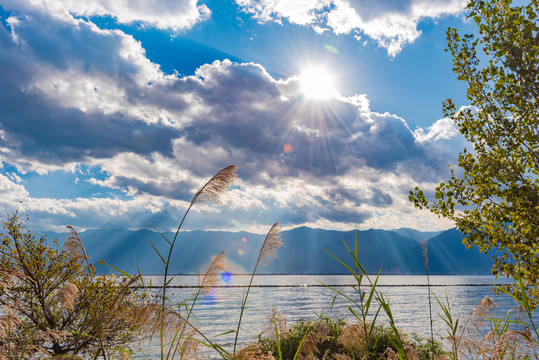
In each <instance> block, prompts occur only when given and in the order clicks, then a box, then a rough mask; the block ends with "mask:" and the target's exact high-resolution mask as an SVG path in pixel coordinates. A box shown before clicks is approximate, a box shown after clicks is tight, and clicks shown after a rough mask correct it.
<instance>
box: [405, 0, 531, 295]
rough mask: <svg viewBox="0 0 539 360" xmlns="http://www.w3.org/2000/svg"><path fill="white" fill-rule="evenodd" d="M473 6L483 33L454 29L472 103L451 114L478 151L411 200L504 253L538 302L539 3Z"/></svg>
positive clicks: (454, 47) (456, 62) (497, 267)
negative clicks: (430, 196)
mask: <svg viewBox="0 0 539 360" xmlns="http://www.w3.org/2000/svg"><path fill="white" fill-rule="evenodd" d="M468 9H469V10H470V13H469V18H471V19H472V20H473V21H474V22H475V23H476V25H477V28H478V32H479V36H478V37H477V38H476V37H474V36H473V35H464V36H461V35H459V32H458V31H457V30H456V29H449V30H448V32H447V39H448V48H449V51H450V53H451V55H452V58H453V71H454V72H455V73H456V75H457V77H458V79H459V80H461V81H464V82H466V84H467V86H468V92H467V97H468V101H469V102H470V105H469V106H468V107H465V108H461V109H458V110H457V108H456V106H455V105H454V104H453V102H452V101H451V100H450V99H449V100H447V101H446V102H445V103H444V115H445V116H446V117H449V118H451V119H452V120H453V121H454V122H455V124H456V125H457V127H458V129H459V131H460V133H461V134H462V135H463V136H464V137H465V138H466V140H467V141H468V142H470V143H471V144H472V145H473V149H472V150H471V151H466V149H465V150H464V152H462V153H461V154H460V156H459V159H458V166H459V169H458V171H457V173H453V174H452V176H451V178H450V179H449V181H447V183H441V184H440V185H439V186H438V187H437V188H436V193H435V200H434V201H433V202H432V203H429V201H428V200H427V198H426V196H425V194H424V193H423V191H422V190H420V189H419V188H416V189H415V191H410V200H411V201H413V202H414V203H415V205H416V206H417V207H420V208H423V207H425V208H428V209H429V210H431V211H432V212H434V213H435V214H438V215H439V216H444V217H447V218H448V219H451V220H452V221H454V222H455V224H456V226H457V227H458V229H459V230H460V231H461V232H462V233H463V234H464V235H465V239H464V242H465V244H466V245H468V246H470V247H471V246H472V245H476V246H478V247H479V249H480V250H481V251H482V252H485V253H486V252H488V251H489V250H491V249H498V250H499V251H500V252H502V253H503V255H502V256H501V257H499V258H497V259H496V260H495V264H494V266H493V268H492V271H493V273H494V274H495V275H497V274H505V275H507V276H510V277H512V278H514V279H517V278H521V279H522V280H523V281H524V284H525V285H530V286H529V287H528V288H527V289H528V292H529V293H530V295H531V299H532V301H533V302H534V303H537V302H538V301H539V287H538V286H537V285H539V247H538V246H537V239H538V238H539V223H538V221H537V219H539V130H538V129H539V23H538V21H537V16H538V10H539V2H538V1H537V0H531V1H529V3H526V4H525V5H523V6H513V5H512V4H511V0H491V1H475V0H474V1H471V2H470V3H469V4H468ZM459 173H462V174H459ZM459 206H460V208H462V209H464V211H463V212H461V211H457V209H458V208H459ZM513 290H515V293H518V292H519V291H518V288H517V287H513Z"/></svg>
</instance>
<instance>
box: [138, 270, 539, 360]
mask: <svg viewBox="0 0 539 360" xmlns="http://www.w3.org/2000/svg"><path fill="white" fill-rule="evenodd" d="M249 279H250V277H249V276H247V275H231V276H228V275H226V276H223V277H222V281H221V283H222V285H221V286H220V287H218V288H215V289H213V290H212V291H211V293H210V294H207V295H205V296H203V297H202V298H200V299H199V301H198V302H197V304H196V305H195V307H194V315H196V318H197V319H198V322H199V323H198V325H199V329H200V330H201V331H202V332H203V333H204V334H205V335H206V336H217V335H219V334H222V333H224V332H226V331H229V330H235V328H236V326H237V322H238V317H239V314H240V304H241V299H242V296H243V293H244V291H245V290H246V287H245V286H246V285H247V284H248V283H249ZM373 279H374V277H373ZM145 281H146V283H147V284H148V283H149V282H150V281H151V283H152V285H154V286H155V285H159V284H160V281H162V279H161V278H160V277H159V276H147V277H145ZM196 282H197V279H196V276H189V275H180V276H176V277H175V278H174V280H173V281H172V283H171V286H173V287H174V288H170V289H168V294H169V296H170V298H171V299H172V300H173V301H175V302H180V301H181V300H183V299H187V298H190V297H191V296H192V295H191V294H192V292H193V291H194V289H193V288H188V287H187V286H195V285H196ZM503 282H504V279H496V278H494V277H493V276H431V278H430V283H431V289H432V291H433V292H434V294H436V296H437V297H438V298H439V299H440V300H442V299H443V300H444V301H445V297H446V295H447V298H448V300H449V303H450V306H451V311H452V314H453V317H454V318H460V322H461V323H463V322H464V321H465V320H466V319H467V318H468V315H469V314H470V311H471V310H472V308H473V307H474V306H475V305H476V304H477V303H478V302H480V301H481V300H482V299H483V298H484V297H485V296H487V295H488V296H490V297H491V298H492V299H493V300H494V302H496V303H497V304H498V306H497V307H496V308H495V309H496V312H497V314H498V315H499V317H502V316H503V315H505V313H506V312H507V311H509V310H510V309H512V308H514V307H515V303H514V302H513V300H512V299H511V298H510V297H509V296H506V295H500V296H496V295H495V293H494V292H493V291H492V289H493V286H492V284H502V283H503ZM321 283H324V284H326V285H329V286H333V287H335V288H336V289H338V290H339V291H342V292H344V293H346V294H348V295H352V296H353V291H352V289H351V288H350V286H351V285H353V284H354V278H353V277H352V276H349V275H256V276H255V280H254V282H253V285H254V286H253V287H252V288H251V291H250V294H249V299H248V302H247V307H246V310H245V314H244V317H243V320H242V326H241V330H240V344H241V345H242V346H244V345H247V344H249V343H250V342H254V341H256V340H257V339H258V335H259V334H260V333H262V332H263V331H264V330H265V329H266V328H267V327H268V324H269V323H268V316H270V315H271V309H272V307H274V308H275V309H277V310H279V311H280V312H281V313H282V314H283V315H284V316H285V317H286V319H287V324H289V325H292V324H293V323H294V322H295V321H296V320H298V319H306V320H307V319H316V318H318V316H319V315H324V316H330V317H333V318H342V319H345V320H346V321H347V322H348V323H353V322H357V321H355V319H354V316H353V315H352V313H351V312H350V310H349V309H348V306H351V305H352V304H351V303H350V301H349V300H347V299H345V298H343V297H342V296H337V298H336V299H335V301H334V303H333V300H334V296H335V295H336V293H335V292H334V291H333V290H331V289H329V288H327V287H325V286H323V285H322V284H321ZM161 284H162V282H161ZM363 284H365V285H366V284H367V282H366V280H364V282H363ZM426 284H427V279H426V276H401V275H386V276H381V277H380V280H379V283H378V286H377V289H378V291H379V292H381V293H383V294H384V295H385V296H386V298H387V299H388V300H389V304H390V306H391V310H392V312H393V316H394V319H395V322H396V325H397V327H398V328H399V329H400V330H402V331H403V332H405V333H412V332H415V333H417V334H419V335H422V336H430V326H429V322H430V320H429V300H428V296H429V293H428V287H427V286H426ZM348 285H350V286H348ZM365 290H368V289H365ZM155 291H159V290H157V289H156V290H155ZM355 299H357V295H356V297H355ZM431 300H432V303H433V320H434V323H433V327H434V331H435V336H436V337H437V338H444V337H446V336H447V333H446V326H445V324H444V322H443V321H442V320H441V319H440V317H439V316H438V315H437V313H440V309H439V307H438V306H437V304H436V300H435V299H434V298H432V299H431ZM332 303H333V308H332ZM534 319H535V320H536V321H538V322H539V314H538V311H536V312H535V314H534ZM380 321H386V322H387V318H385V319H381V320H380ZM233 340H234V335H232V334H228V335H225V336H221V337H218V338H217V340H216V342H217V343H218V344H219V345H221V346H223V347H224V348H225V349H227V350H230V349H231V346H232V344H233ZM158 354H159V349H158V347H157V346H152V347H150V349H148V355H149V356H151V357H154V356H157V355H158ZM208 356H210V357H211V358H218V356H217V355H216V354H213V353H211V354H209V355H208Z"/></svg>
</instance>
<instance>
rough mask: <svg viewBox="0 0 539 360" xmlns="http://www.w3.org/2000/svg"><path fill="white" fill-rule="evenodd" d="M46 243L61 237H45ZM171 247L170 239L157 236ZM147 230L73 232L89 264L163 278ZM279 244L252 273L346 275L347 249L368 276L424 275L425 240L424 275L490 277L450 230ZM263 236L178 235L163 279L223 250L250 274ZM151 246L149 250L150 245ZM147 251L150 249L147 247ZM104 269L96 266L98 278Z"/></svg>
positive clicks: (328, 235) (303, 236) (200, 265)
mask: <svg viewBox="0 0 539 360" xmlns="http://www.w3.org/2000/svg"><path fill="white" fill-rule="evenodd" d="M47 235H48V237H49V238H54V237H58V239H59V240H60V241H61V240H62V239H65V237H66V235H65V234H61V233H60V234H58V233H56V234H55V233H48V234H47ZM162 235H163V236H164V237H166V238H167V239H169V241H171V240H172V239H173V238H174V233H171V232H165V233H163V234H162ZM162 235H160V234H159V233H157V232H155V231H150V230H138V231H131V230H125V229H97V230H87V231H84V232H81V233H80V234H79V236H80V238H81V240H82V242H83V245H84V246H85V248H86V251H87V253H88V255H89V256H90V258H91V259H92V261H93V262H94V263H97V262H98V261H99V260H100V259H104V260H105V261H106V262H107V263H108V264H110V265H113V266H114V267H116V268H118V269H121V270H122V271H125V272H127V273H137V271H138V270H137V267H138V269H140V271H141V272H142V273H144V274H160V273H163V269H164V265H163V261H162V260H161V259H160V256H159V255H158V254H157V253H156V250H157V251H159V252H160V254H161V256H162V257H163V258H165V259H166V256H167V255H168V244H167V243H166V240H165V239H164V238H163V236H162ZM281 237H282V239H283V243H284V245H283V246H282V247H281V248H280V249H279V251H278V257H277V258H276V259H275V260H273V261H272V262H271V263H270V264H268V265H265V266H262V267H260V268H259V270H258V273H265V274H346V273H347V270H346V268H345V267H344V266H343V265H342V264H341V263H340V262H339V261H337V260H336V259H335V258H338V259H340V260H342V261H343V262H344V263H345V264H347V265H348V266H352V265H353V260H352V257H351V256H350V253H349V252H348V249H350V250H352V251H354V248H355V244H356V242H357V249H358V250H357V252H358V258H359V260H360V262H361V264H362V265H363V267H364V268H365V269H366V271H367V272H368V273H377V272H378V271H379V270H381V273H382V274H425V262H424V257H423V252H422V248H421V241H422V240H426V243H427V255H428V265H429V271H430V273H431V274H447V275H464V274H469V275H471V274H485V275H486V274H490V273H491V267H492V265H493V256H499V255H500V254H499V253H496V252H491V253H489V254H483V253H480V252H479V250H478V249H477V248H476V247H474V248H472V249H467V248H466V247H465V246H464V245H463V243H462V239H463V238H464V236H463V235H462V234H461V233H460V232H459V231H457V230H456V229H450V230H446V231H442V232H421V231H417V230H412V229H396V230H374V229H371V230H364V231H361V230H353V231H332V230H322V229H313V228H308V227H298V228H295V229H291V230H287V231H283V232H282V233H281ZM264 238H265V235H260V234H253V233H249V232H227V231H186V232H181V233H180V234H179V236H178V238H177V241H176V243H175V246H174V251H173V253H172V256H171V262H170V269H169V272H170V273H175V274H192V273H197V271H198V269H201V270H205V268H206V267H207V266H208V265H209V263H210V262H211V259H212V257H213V256H215V255H217V254H218V253H220V252H221V251H223V250H226V253H227V259H228V263H229V271H230V272H231V273H250V272H251V271H252V269H253V267H254V265H255V262H256V259H257V257H258V252H259V250H260V247H261V245H262V243H263V241H264ZM152 245H153V246H152ZM154 247H155V249H154ZM347 247H348V249H347ZM330 254H331V255H330ZM111 270H112V268H111V267H109V266H107V265H104V266H98V271H100V272H111Z"/></svg>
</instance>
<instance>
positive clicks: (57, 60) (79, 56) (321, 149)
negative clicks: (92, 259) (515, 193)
mask: <svg viewBox="0 0 539 360" xmlns="http://www.w3.org/2000/svg"><path fill="white" fill-rule="evenodd" d="M267 3H268V4H270V2H267ZM3 4H4V5H5V4H8V3H7V2H6V1H4V2H3ZM21 4H23V5H24V4H26V3H24V2H22V3H21ZM29 4H30V3H28V4H26V5H25V6H27V7H28V9H26V10H25V11H26V12H25V14H24V15H23V14H15V13H13V14H12V17H11V18H10V19H9V20H8V21H7V24H8V26H7V27H5V26H4V25H3V24H0V46H1V47H2V49H4V50H5V51H2V52H1V53H0V75H1V76H0V95H1V96H0V119H1V120H0V154H2V156H3V159H4V161H5V162H7V163H9V164H11V165H13V166H14V167H15V168H16V169H17V171H18V172H15V171H10V170H6V169H4V173H5V174H6V175H1V176H0V194H2V195H3V196H4V198H5V199H8V200H9V202H10V203H12V204H15V203H16V202H17V201H18V200H23V204H25V205H24V206H25V208H26V209H27V210H28V211H32V212H33V213H35V214H38V215H39V216H41V217H44V218H46V217H47V216H50V215H46V214H54V216H56V219H59V220H54V221H52V220H50V222H51V223H49V224H48V225H51V226H52V225H54V223H55V222H56V223H58V222H61V221H66V222H67V223H71V224H73V221H78V222H79V223H80V225H81V226H83V227H92V226H99V223H100V222H101V221H106V222H112V223H114V224H124V225H125V224H126V223H130V224H132V225H129V226H128V227H135V226H136V225H137V226H138V225H140V224H141V223H142V222H144V223H145V224H147V222H148V221H147V220H148V219H149V218H151V219H154V220H156V219H157V221H159V219H160V218H166V217H167V216H166V215H167V214H171V213H175V212H177V210H178V209H179V208H184V207H185V205H186V204H187V202H188V201H189V200H190V198H191V197H192V194H193V193H194V192H195V191H196V190H197V188H198V187H199V186H201V185H202V184H203V183H204V182H205V181H206V180H207V179H209V178H210V177H211V176H212V175H213V174H214V173H215V172H216V171H218V170H219V169H221V168H223V167H225V166H227V165H230V164H237V165H239V166H240V169H239V176H240V178H241V181H240V182H239V183H238V185H237V186H236V187H235V188H234V189H233V190H232V192H231V193H230V207H229V208H228V210H227V215H228V216H227V217H226V219H223V220H222V222H219V221H221V220H216V222H215V223H214V226H215V227H216V228H218V227H220V226H221V227H223V226H224V227H228V228H235V229H238V228H243V229H245V228H247V229H251V227H250V226H255V229H258V227H257V226H258V225H262V224H263V225H267V224H266V223H272V222H273V221H281V222H282V223H283V224H285V225H289V226H293V225H299V224H306V225H311V226H323V227H338V226H343V227H345V226H347V225H349V224H356V223H359V224H363V225H364V226H367V225H371V226H376V227H384V224H383V223H381V221H380V219H381V218H384V217H383V216H381V215H380V214H382V213H383V214H386V215H384V216H386V217H385V218H384V219H386V220H388V219H391V220H392V222H390V223H389V224H391V225H393V226H396V227H399V226H406V221H408V220H406V219H407V215H405V214H406V212H407V211H409V209H410V204H408V203H407V202H406V195H405V194H406V193H407V191H408V190H409V188H410V187H413V186H415V184H429V182H435V181H436V180H438V179H439V177H440V169H442V168H445V167H446V164H447V163H450V162H451V156H450V155H454V154H453V153H451V152H448V151H441V150H440V149H439V148H437V146H438V145H437V144H438V143H439V142H440V141H446V142H447V143H450V142H451V141H454V139H455V134H456V133H455V132H454V131H453V130H451V127H450V126H448V123H447V121H446V120H445V119H442V120H440V121H438V122H436V123H435V124H433V125H432V126H431V127H430V128H428V129H427V130H416V131H415V132H414V131H412V130H411V129H410V128H409V127H408V125H407V123H406V121H405V120H404V119H402V118H400V117H399V116H397V115H393V114H389V113H378V112H374V111H372V110H371V109H370V106H369V101H368V98H367V96H366V95H362V94H359V95H356V96H353V97H340V96H337V97H335V98H332V99H329V100H325V101H314V100H310V99H308V98H307V97H306V96H304V94H303V93H302V92H301V86H300V84H299V78H298V77H297V76H294V77H290V78H288V79H281V80H277V79H275V78H273V77H272V76H271V75H270V74H269V73H268V72H267V71H266V70H265V68H264V67H262V66H261V65H259V64H254V63H234V62H231V61H228V60H225V61H215V62H213V63H211V64H205V65H203V66H201V67H200V68H199V69H198V70H197V71H196V72H195V73H194V74H193V75H190V76H180V75H177V74H174V75H166V74H164V73H162V72H161V71H160V70H159V66H157V65H156V64H154V63H152V62H151V61H149V60H148V59H147V57H146V55H145V52H144V49H143V48H142V46H141V44H140V43H139V42H137V41H136V40H135V39H133V38H132V37H131V36H129V35H127V34H125V33H123V32H122V31H120V30H103V29H100V28H98V27H97V26H96V25H95V24H93V23H92V22H91V21H90V20H88V19H80V18H75V17H73V16H72V15H70V14H71V13H70V12H68V13H67V14H64V16H63V17H62V16H56V15H53V14H49V13H47V12H44V11H42V10H36V9H34V8H31V6H30V5H29ZM32 4H33V3H32ZM43 4H45V5H44V6H45V7H47V6H49V5H50V4H52V2H46V1H45V2H43ZM67 4H70V2H67ZM284 4H285V3H284V2H283V3H282V4H281V6H283V8H282V9H285V8H287V7H286V6H285V5H284ZM23 5H20V6H23ZM13 6H14V7H15V5H13ZM73 6H75V5H73ZM81 6H82V5H81ZM245 6H248V4H247V3H246V5H245ZM297 6H298V8H300V9H303V10H305V9H307V8H309V7H314V9H315V10H314V12H312V13H310V14H311V15H309V16H312V17H315V18H316V17H319V16H321V15H320V14H321V13H322V12H323V11H325V9H326V6H327V3H326V2H315V1H305V2H298V4H297ZM303 10H302V11H303ZM21 11H22V10H21ZM282 11H285V10H282ZM298 11H299V10H298ZM380 11H381V12H383V11H382V10H380ZM403 11H404V10H403ZM272 14H273V13H272ZM267 16H274V15H271V14H269V15H267ZM370 16H372V17H374V18H375V17H376V16H378V15H376V14H372V15H370ZM294 21H297V22H298V23H299V22H301V21H303V22H305V24H307V22H308V21H310V20H309V18H305V19H301V18H297V19H296V20H294ZM42 44H54V46H51V47H48V48H46V49H44V47H43V46H42ZM80 164H84V165H85V166H88V167H91V168H93V169H99V170H96V171H95V172H94V173H89V174H87V175H88V176H89V177H90V178H89V179H86V180H84V181H85V182H87V183H89V184H90V185H92V186H95V187H96V188H102V189H104V190H114V191H117V192H120V193H121V194H123V197H118V196H116V195H110V196H101V197H96V196H90V197H80V198H69V199H67V198H37V197H34V196H32V194H31V193H30V192H28V190H26V188H25V184H24V173H25V172H38V173H40V174H43V176H47V174H52V173H51V171H53V170H57V169H63V170H65V171H68V172H73V173H74V172H75V171H76V169H77V168H78V166H79V165H80ZM50 176H53V175H50ZM74 177H75V173H74ZM105 192H106V191H105ZM6 194H10V195H9V196H7V195H6ZM402 199H404V200H402ZM207 210H208V211H212V210H211V209H207ZM387 214H391V216H390V215H387ZM399 216H400V219H401V220H398V221H397V218H398V217H399ZM418 216H419V215H418ZM421 216H423V217H424V216H425V215H424V214H423V215H421ZM48 219H52V217H49V218H48ZM81 219H83V220H84V221H82V220H81ZM142 219H144V221H143V220H142ZM231 219H232V220H231ZM429 221H431V220H429ZM432 221H433V222H432V224H434V223H435V220H432ZM83 222H85V224H82V223H83ZM154 223H155V221H154ZM190 224H191V225H190V226H193V227H196V226H201V227H202V226H204V228H208V225H207V223H206V222H205V220H204V219H203V218H201V217H199V216H198V215H196V216H195V217H194V219H193V221H192V222H191V223H190ZM257 224H258V225H257ZM167 226H171V223H168V224H167ZM260 229H266V226H262V227H261V228H260Z"/></svg>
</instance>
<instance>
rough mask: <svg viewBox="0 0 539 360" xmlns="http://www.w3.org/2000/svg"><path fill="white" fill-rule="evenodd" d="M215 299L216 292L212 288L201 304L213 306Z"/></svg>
mask: <svg viewBox="0 0 539 360" xmlns="http://www.w3.org/2000/svg"><path fill="white" fill-rule="evenodd" d="M216 297H217V290H216V289H215V288H213V289H211V291H210V292H209V293H207V294H206V295H205V296H204V299H203V300H202V303H203V304H204V305H207V306H210V305H214V304H215V303H216V302H217V301H216V300H217V299H216Z"/></svg>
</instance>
